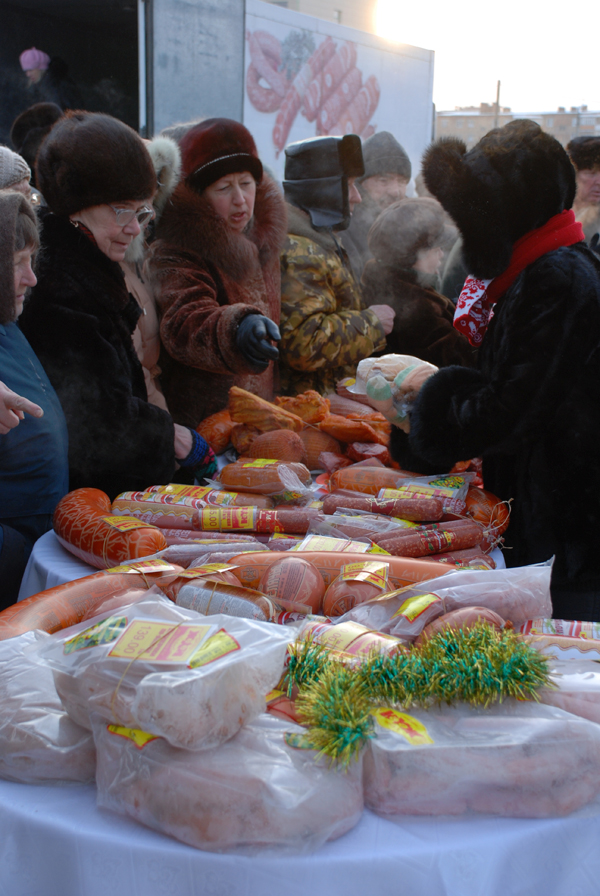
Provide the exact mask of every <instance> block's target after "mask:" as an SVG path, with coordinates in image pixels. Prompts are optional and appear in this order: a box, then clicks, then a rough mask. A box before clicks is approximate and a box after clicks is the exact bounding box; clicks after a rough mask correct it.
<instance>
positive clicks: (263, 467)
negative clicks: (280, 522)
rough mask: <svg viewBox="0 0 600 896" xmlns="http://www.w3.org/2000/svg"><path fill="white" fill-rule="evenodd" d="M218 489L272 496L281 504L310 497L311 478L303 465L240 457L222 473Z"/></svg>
mask: <svg viewBox="0 0 600 896" xmlns="http://www.w3.org/2000/svg"><path fill="white" fill-rule="evenodd" d="M214 484H215V485H216V486H219V485H220V487H221V488H226V489H233V490H235V491H240V492H250V493H252V494H257V495H269V496H270V497H273V498H275V499H276V500H278V501H282V502H284V501H297V500H299V499H301V498H305V497H306V496H307V495H309V494H310V486H311V485H312V479H311V475H310V471H309V470H308V468H307V467H305V466H304V464H297V463H284V462H283V461H280V460H273V459H270V458H269V459H265V458H258V459H252V458H249V457H241V458H240V459H239V460H237V461H236V462H235V463H233V464H227V466H225V467H223V469H222V470H221V472H220V473H219V481H218V482H216V483H214Z"/></svg>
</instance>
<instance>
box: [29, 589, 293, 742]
mask: <svg viewBox="0 0 600 896" xmlns="http://www.w3.org/2000/svg"><path fill="white" fill-rule="evenodd" d="M182 590H184V589H182ZM294 635H295V629H294V628H293V627H287V628H283V627H279V626H271V625H266V624H262V623H260V622H255V621H251V620H248V619H234V618H232V617H229V616H209V617H201V616H199V615H198V614H197V613H194V612H193V611H190V610H185V609H183V608H180V607H178V606H175V605H174V604H172V603H171V601H169V600H167V599H166V598H164V597H159V596H156V595H153V596H152V597H150V596H149V597H148V598H146V599H145V600H143V601H139V602H138V603H136V604H134V605H131V606H129V607H124V608H123V609H122V610H121V612H120V613H119V614H118V615H114V616H111V617H107V618H103V619H100V620H99V621H98V623H97V624H96V625H94V626H89V625H87V626H86V625H78V626H73V627H72V628H71V629H69V630H67V631H64V632H61V633H60V636H58V635H55V636H53V637H52V638H51V640H50V641H49V642H48V643H47V645H44V647H43V648H42V649H41V650H40V655H41V656H42V658H43V659H45V660H46V661H47V662H48V664H49V665H50V666H51V667H52V668H53V670H54V672H55V681H56V687H57V690H58V693H59V696H60V698H61V700H62V702H63V704H64V706H65V709H66V710H67V711H68V713H69V715H70V716H71V717H72V718H74V719H75V720H76V721H77V722H79V724H82V725H84V726H85V727H90V726H91V723H90V719H89V713H90V712H91V711H96V712H97V713H99V714H100V715H102V716H103V717H104V718H105V719H108V720H109V721H111V722H115V723H116V724H119V725H124V726H128V727H132V728H143V729H144V730H146V731H151V732H152V733H153V734H157V735H161V736H163V737H165V738H167V740H168V741H169V742H170V743H172V744H173V745H174V746H178V747H182V748H185V749H191V750H200V749H209V748H211V747H214V746H216V745H217V744H220V743H223V742H224V741H225V740H227V739H228V738H230V737H232V736H233V735H234V734H235V733H236V732H237V731H238V730H239V728H240V726H241V725H242V724H244V723H245V722H247V721H249V720H250V719H252V718H254V717H256V716H257V715H259V714H260V713H261V712H264V709H265V694H267V693H268V692H269V691H270V690H271V689H272V688H273V687H275V685H276V684H277V682H278V681H279V679H280V677H281V675H282V672H283V666H284V661H285V657H286V652H287V645H288V643H289V642H290V641H291V640H293V638H294ZM191 707H193V708H194V709H193V712H192V711H191Z"/></svg>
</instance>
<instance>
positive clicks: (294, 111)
mask: <svg viewBox="0 0 600 896" xmlns="http://www.w3.org/2000/svg"><path fill="white" fill-rule="evenodd" d="M246 40H247V44H248V50H249V54H250V64H249V66H248V70H247V72H246V92H247V94H248V99H249V100H250V102H251V104H252V106H253V107H254V108H255V109H256V110H257V111H258V112H264V113H266V114H274V113H277V114H276V117H275V123H274V126H273V136H272V139H273V145H274V147H275V151H276V155H277V156H278V155H279V153H280V152H281V151H282V150H283V148H284V146H285V145H286V143H287V142H288V137H289V134H290V130H291V128H292V125H293V124H294V121H295V120H296V117H297V115H298V114H299V113H300V114H301V115H303V116H304V118H306V120H307V121H308V122H311V123H312V122H315V134H316V136H322V135H326V134H330V135H343V134H359V135H360V136H361V137H362V138H363V139H366V138H367V137H370V136H371V134H374V133H375V130H376V128H377V125H376V124H373V123H371V119H372V117H373V114H374V113H375V111H376V109H377V106H378V105H379V97H380V93H381V91H380V87H379V81H378V80H377V78H376V77H375V76H374V75H370V76H368V77H366V78H364V76H363V72H362V71H361V70H360V69H359V68H358V67H357V49H356V44H355V43H353V42H351V41H340V42H337V43H336V41H335V40H333V38H332V37H330V36H329V35H328V36H327V37H325V38H324V39H323V40H322V41H321V43H320V44H319V45H318V46H316V45H315V40H314V36H313V34H311V33H310V32H308V31H299V30H292V31H290V32H289V33H288V35H287V37H285V38H284V39H283V40H279V39H278V38H277V37H275V36H274V35H272V34H270V33H269V32H268V31H262V30H256V31H253V32H252V31H247V32H246Z"/></svg>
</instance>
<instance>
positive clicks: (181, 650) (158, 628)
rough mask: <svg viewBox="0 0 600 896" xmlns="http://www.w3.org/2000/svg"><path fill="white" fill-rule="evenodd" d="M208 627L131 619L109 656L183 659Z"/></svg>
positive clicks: (191, 650) (190, 653)
mask: <svg viewBox="0 0 600 896" xmlns="http://www.w3.org/2000/svg"><path fill="white" fill-rule="evenodd" d="M212 628H213V626H211V625H187V624H184V625H179V624H176V625H173V624H170V623H168V622H150V621H146V620H142V619H134V620H133V622H131V623H130V625H129V626H128V627H127V628H126V629H125V631H124V632H123V634H122V635H121V637H120V638H119V640H118V641H117V643H116V644H115V646H114V647H113V648H112V650H111V651H110V653H109V656H118V657H123V658H125V659H130V660H150V661H152V662H154V663H187V662H188V660H189V658H190V657H191V656H192V654H193V653H194V652H195V651H196V650H197V649H198V647H199V646H200V644H201V643H202V641H203V640H204V639H205V638H206V636H207V634H208V633H209V632H210V631H211V629H212Z"/></svg>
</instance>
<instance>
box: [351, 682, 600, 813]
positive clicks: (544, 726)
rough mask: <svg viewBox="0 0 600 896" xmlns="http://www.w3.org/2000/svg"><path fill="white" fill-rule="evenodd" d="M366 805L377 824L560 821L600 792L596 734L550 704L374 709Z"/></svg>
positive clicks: (588, 725) (599, 741)
mask: <svg viewBox="0 0 600 896" xmlns="http://www.w3.org/2000/svg"><path fill="white" fill-rule="evenodd" d="M373 715H374V719H375V737H374V738H372V739H371V740H370V741H369V744H368V746H367V749H366V751H365V755H364V793H365V804H366V806H367V807H368V808H369V809H371V810H372V811H373V812H376V813H377V814H378V815H382V816H385V817H393V816H402V815H462V814H464V813H465V812H483V813H486V814H490V815H504V816H512V817H516V818H549V817H552V816H560V815H568V814H569V813H570V812H573V811H575V810H576V809H579V808H580V807H581V806H585V805H586V804H587V803H590V802H592V801H593V800H594V799H595V798H596V796H597V795H598V793H599V792H600V776H599V775H598V764H599V762H600V727H598V725H595V724H593V723H592V722H589V721H588V720H587V719H582V718H578V717H577V716H574V715H571V714H570V713H567V712H564V711H563V710H561V709H557V708H556V707H554V706H544V705H540V704H538V703H534V702H526V701H517V700H512V699H511V700H506V701H504V702H503V703H499V704H494V705H493V706H490V707H489V708H487V709H474V708H473V707H467V706H464V705H460V704H459V705H458V706H446V705H442V706H440V707H436V708H435V709H433V708H432V709H430V710H421V709H411V710H410V711H408V712H400V711H397V710H395V709H385V708H383V709H377V710H375V712H374V713H373Z"/></svg>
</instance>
